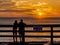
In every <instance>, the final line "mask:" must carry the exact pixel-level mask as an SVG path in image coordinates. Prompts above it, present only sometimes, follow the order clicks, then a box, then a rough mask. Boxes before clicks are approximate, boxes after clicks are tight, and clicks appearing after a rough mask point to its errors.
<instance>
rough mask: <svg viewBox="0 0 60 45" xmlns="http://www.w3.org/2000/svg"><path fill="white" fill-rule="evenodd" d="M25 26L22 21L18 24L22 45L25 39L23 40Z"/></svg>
mask: <svg viewBox="0 0 60 45" xmlns="http://www.w3.org/2000/svg"><path fill="white" fill-rule="evenodd" d="M25 25H26V24H25V23H24V22H23V19H21V20H20V22H19V35H21V37H22V42H23V43H24V42H25V39H24V32H25ZM20 40H21V38H20Z"/></svg>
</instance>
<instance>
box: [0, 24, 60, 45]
mask: <svg viewBox="0 0 60 45" xmlns="http://www.w3.org/2000/svg"><path fill="white" fill-rule="evenodd" d="M34 26H41V27H50V29H51V30H49V31H48V30H45V31H44V30H42V31H25V32H28V33H29V32H39V33H40V32H50V34H51V35H49V36H48V35H46V36H42V35H41V36H35V35H34V36H32V35H26V36H25V37H31V38H32V37H43V38H51V44H53V38H60V36H59V35H58V36H54V35H53V33H54V32H60V30H53V28H54V27H60V24H41V25H26V27H34ZM1 27H4V28H5V27H6V28H8V27H12V28H13V25H0V28H1ZM0 32H12V33H13V29H12V30H4V29H3V30H0ZM17 32H18V31H17ZM0 37H13V35H0ZM14 37H16V36H14ZM17 37H19V35H17Z"/></svg>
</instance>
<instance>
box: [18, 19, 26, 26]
mask: <svg viewBox="0 0 60 45" xmlns="http://www.w3.org/2000/svg"><path fill="white" fill-rule="evenodd" d="M25 25H26V24H25V23H24V22H23V20H22V19H21V20H20V22H19V27H25Z"/></svg>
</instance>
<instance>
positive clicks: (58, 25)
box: [0, 24, 60, 27]
mask: <svg viewBox="0 0 60 45" xmlns="http://www.w3.org/2000/svg"><path fill="white" fill-rule="evenodd" d="M33 26H42V27H60V24H39V25H32V24H31V25H26V27H33ZM0 27H13V25H0Z"/></svg>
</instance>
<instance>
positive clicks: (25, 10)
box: [0, 0, 60, 18]
mask: <svg viewBox="0 0 60 45" xmlns="http://www.w3.org/2000/svg"><path fill="white" fill-rule="evenodd" d="M0 17H33V18H49V17H53V18H54V17H57V18H58V17H60V0H0Z"/></svg>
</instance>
